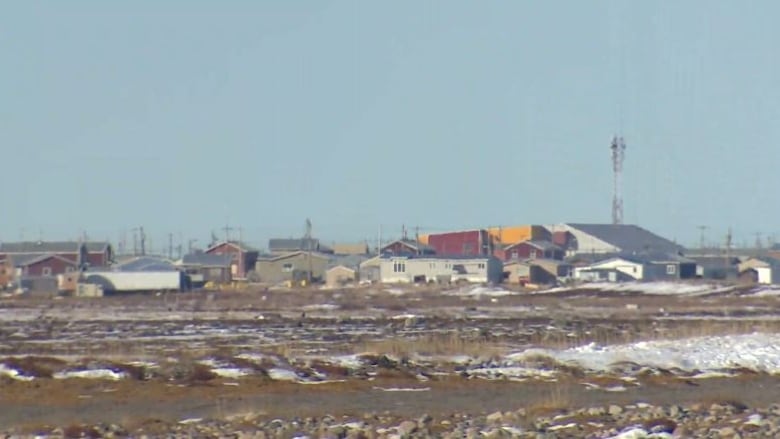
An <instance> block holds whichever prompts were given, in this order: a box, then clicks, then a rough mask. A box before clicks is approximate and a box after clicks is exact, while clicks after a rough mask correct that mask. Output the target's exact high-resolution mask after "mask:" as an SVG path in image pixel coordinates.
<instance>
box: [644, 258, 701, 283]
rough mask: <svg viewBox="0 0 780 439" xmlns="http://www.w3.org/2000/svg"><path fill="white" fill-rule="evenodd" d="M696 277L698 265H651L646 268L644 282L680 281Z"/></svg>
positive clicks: (677, 263) (693, 263) (671, 263)
mask: <svg viewBox="0 0 780 439" xmlns="http://www.w3.org/2000/svg"><path fill="white" fill-rule="evenodd" d="M695 277H696V263H695V262H691V263H687V262H685V263H680V262H669V263H650V264H647V265H646V266H645V275H644V278H643V280H650V281H653V280H678V279H693V278H695Z"/></svg>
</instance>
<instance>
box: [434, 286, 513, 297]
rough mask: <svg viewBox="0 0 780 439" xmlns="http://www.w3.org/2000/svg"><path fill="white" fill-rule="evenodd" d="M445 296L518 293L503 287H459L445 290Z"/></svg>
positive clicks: (488, 295) (491, 295)
mask: <svg viewBox="0 0 780 439" xmlns="http://www.w3.org/2000/svg"><path fill="white" fill-rule="evenodd" d="M442 294H445V295H447V296H459V297H476V298H480V297H504V296H513V295H517V294H519V293H517V292H515V291H508V290H505V289H503V288H494V287H467V288H459V289H457V290H450V291H445V292H444V293H442Z"/></svg>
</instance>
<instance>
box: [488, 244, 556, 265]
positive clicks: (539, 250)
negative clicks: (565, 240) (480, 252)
mask: <svg viewBox="0 0 780 439" xmlns="http://www.w3.org/2000/svg"><path fill="white" fill-rule="evenodd" d="M503 256H504V260H505V261H513V260H526V259H555V260H559V261H560V260H563V257H564V251H563V249H562V248H560V247H558V246H557V245H555V244H553V243H552V242H549V241H523V242H518V243H517V244H512V245H510V246H507V247H506V248H504V251H503Z"/></svg>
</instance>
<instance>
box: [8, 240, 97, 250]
mask: <svg viewBox="0 0 780 439" xmlns="http://www.w3.org/2000/svg"><path fill="white" fill-rule="evenodd" d="M81 244H82V243H80V242H79V241H22V242H3V243H0V253H78V252H79V245H81ZM83 244H84V245H85V246H86V248H87V252H90V253H99V252H104V251H105V250H106V249H107V248H108V247H109V246H110V245H111V244H109V243H108V242H102V241H91V242H85V243H83Z"/></svg>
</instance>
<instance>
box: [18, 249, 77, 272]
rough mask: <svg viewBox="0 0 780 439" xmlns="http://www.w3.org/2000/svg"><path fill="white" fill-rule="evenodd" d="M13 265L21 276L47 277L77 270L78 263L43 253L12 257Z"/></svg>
mask: <svg viewBox="0 0 780 439" xmlns="http://www.w3.org/2000/svg"><path fill="white" fill-rule="evenodd" d="M13 264H14V266H15V267H16V268H17V269H18V270H20V272H21V275H22V277H49V276H56V275H58V274H65V273H73V272H75V271H78V269H79V267H78V264H77V263H76V262H74V261H72V260H71V259H69V258H65V257H62V256H59V255H53V254H44V255H32V256H27V257H24V256H19V257H17V258H15V259H13Z"/></svg>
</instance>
